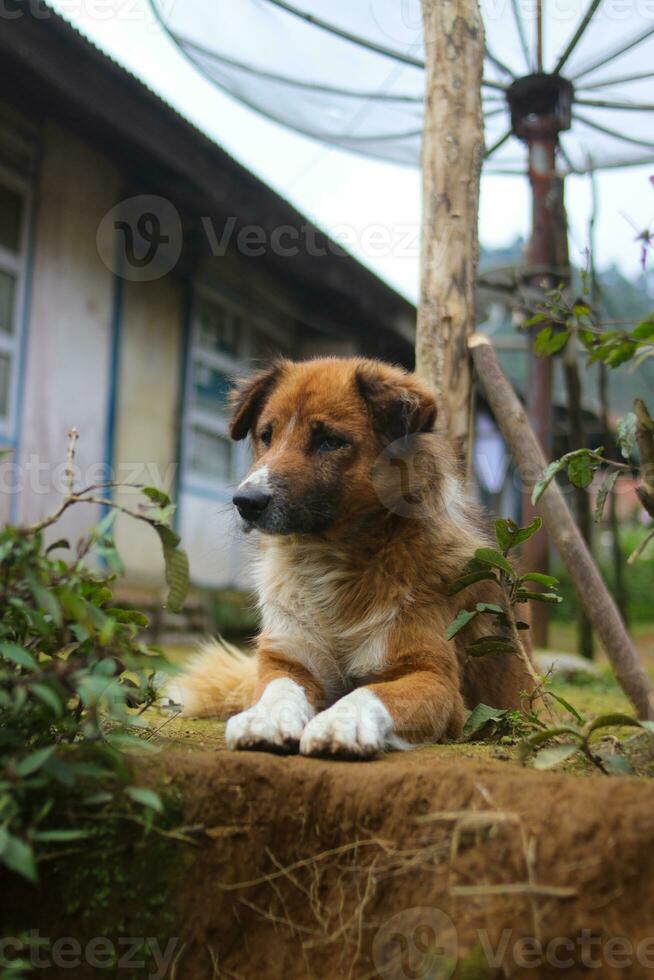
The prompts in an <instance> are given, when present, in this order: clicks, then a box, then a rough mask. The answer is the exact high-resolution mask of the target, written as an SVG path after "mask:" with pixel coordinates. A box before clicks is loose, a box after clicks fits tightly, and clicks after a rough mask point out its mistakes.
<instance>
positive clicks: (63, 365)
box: [19, 124, 121, 538]
mask: <svg viewBox="0 0 654 980" xmlns="http://www.w3.org/2000/svg"><path fill="white" fill-rule="evenodd" d="M120 187H121V182H120V176H119V173H118V171H117V170H116V169H115V168H114V167H113V166H112V165H111V164H110V163H109V161H108V160H107V159H106V158H105V157H103V156H101V155H100V154H99V153H97V152H96V151H95V150H93V149H91V148H90V147H89V146H88V145H86V144H84V143H83V142H81V141H80V140H79V139H77V138H76V137H75V136H73V135H72V134H71V133H69V132H67V131H66V130H64V129H61V128H60V127H58V126H56V125H53V124H47V125H46V127H45V131H44V154H43V160H42V164H41V171H40V177H39V183H38V186H37V187H36V188H35V191H36V193H35V199H36V201H37V208H38V210H37V216H36V225H35V232H34V235H35V240H34V271H33V278H32V296H31V310H30V322H29V326H28V331H29V333H28V348H27V358H26V370H25V377H24V386H25V394H24V415H23V427H22V434H21V446H20V461H21V466H22V467H23V470H22V477H23V490H22V492H21V496H20V502H19V520H21V521H33V520H36V519H37V518H39V517H41V516H43V515H45V514H47V513H49V512H50V511H52V510H53V508H54V507H55V506H56V504H57V502H58V500H59V499H60V492H61V489H62V485H63V481H64V469H65V459H66V445H67V433H68V430H69V429H70V428H71V427H72V426H75V427H76V428H77V429H78V430H79V434H80V438H79V443H78V449H77V465H78V467H79V470H80V481H81V482H82V483H84V482H86V481H88V482H95V481H96V480H97V479H98V478H100V479H101V478H102V475H103V463H104V457H105V438H106V424H107V399H108V387H109V363H110V341H111V330H110V327H111V311H112V299H113V294H114V277H113V274H112V273H111V272H110V271H109V270H108V269H107V268H106V266H105V265H103V263H102V261H101V260H100V257H99V256H98V252H97V248H96V231H97V228H98V224H99V223H100V220H101V219H102V217H103V215H104V214H105V213H106V211H107V210H108V209H109V208H110V207H112V206H113V205H114V204H115V203H116V201H117V200H118V199H119V196H120ZM97 518H98V509H97V508H95V507H85V506H79V507H76V508H73V509H71V510H70V511H69V512H68V513H67V514H66V515H65V519H64V520H63V521H62V523H61V524H60V525H59V526H58V528H57V536H58V537H60V536H61V535H62V534H64V535H65V536H72V537H73V538H75V537H77V536H78V535H79V534H81V533H82V531H83V530H84V529H86V528H87V527H88V526H89V525H90V524H92V523H93V522H94V521H95V520H97Z"/></svg>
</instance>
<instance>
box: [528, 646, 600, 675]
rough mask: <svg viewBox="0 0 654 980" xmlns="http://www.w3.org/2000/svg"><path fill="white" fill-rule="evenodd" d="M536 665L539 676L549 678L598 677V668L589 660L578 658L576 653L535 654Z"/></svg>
mask: <svg viewBox="0 0 654 980" xmlns="http://www.w3.org/2000/svg"><path fill="white" fill-rule="evenodd" d="M535 659H536V664H537V666H538V670H539V671H540V673H541V674H548V673H549V674H550V676H551V677H570V676H571V675H574V674H589V675H591V676H593V677H597V676H598V675H599V668H598V667H597V665H596V664H594V663H593V662H592V661H591V660H586V658H585V657H579V656H577V654H576V653H552V652H550V651H548V652H547V653H537V654H536V658H535Z"/></svg>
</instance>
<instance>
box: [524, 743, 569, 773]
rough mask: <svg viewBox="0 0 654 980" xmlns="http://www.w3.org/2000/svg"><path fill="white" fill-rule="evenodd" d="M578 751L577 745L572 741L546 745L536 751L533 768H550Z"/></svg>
mask: <svg viewBox="0 0 654 980" xmlns="http://www.w3.org/2000/svg"><path fill="white" fill-rule="evenodd" d="M578 751H579V745H577V744H575V743H574V742H565V743H564V744H563V745H548V746H547V748H544V749H541V750H540V752H537V753H536V755H535V757H534V769H552V768H553V766H558V765H559V763H561V762H565V760H566V759H569V758H570V756H573V755H574V754H575V753H576V752H578Z"/></svg>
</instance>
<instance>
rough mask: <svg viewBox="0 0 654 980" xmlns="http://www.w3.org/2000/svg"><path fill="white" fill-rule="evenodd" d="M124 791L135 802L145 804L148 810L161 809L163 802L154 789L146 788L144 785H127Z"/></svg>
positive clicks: (159, 811)
mask: <svg viewBox="0 0 654 980" xmlns="http://www.w3.org/2000/svg"><path fill="white" fill-rule="evenodd" d="M125 792H126V793H127V795H128V796H130V797H131V798H132V799H133V800H134V802H135V803H139V804H140V805H141V806H146V807H148V808H149V809H150V810H155V811H156V812H157V813H161V812H162V811H163V804H162V802H161V800H160V798H159V795H158V794H157V793H155V792H154V790H151V789H147V788H146V787H145V786H128V787H127V789H126V790H125Z"/></svg>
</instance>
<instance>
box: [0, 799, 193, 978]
mask: <svg viewBox="0 0 654 980" xmlns="http://www.w3.org/2000/svg"><path fill="white" fill-rule="evenodd" d="M159 791H160V795H161V796H162V798H163V799H164V801H165V812H164V815H163V817H162V818H159V819H158V821H157V830H154V829H151V830H149V831H147V830H146V829H144V828H142V827H141V826H136V825H134V824H132V823H125V822H114V823H107V824H106V825H104V826H103V829H102V832H101V834H100V835H99V836H98V838H95V839H92V840H91V841H89V842H88V844H87V846H85V847H84V848H83V849H82V848H75V849H71V851H70V853H69V854H63V855H61V856H60V857H58V858H57V860H56V862H55V861H53V862H52V863H44V864H41V865H40V866H39V878H40V880H39V884H38V887H36V888H34V887H32V886H30V885H28V884H26V883H25V882H23V881H22V880H20V879H17V878H15V876H12V879H11V882H10V884H11V896H12V899H11V903H8V902H2V906H3V907H2V931H3V934H4V935H12V936H16V937H19V938H22V939H23V941H24V942H26V950H25V955H27V956H29V941H30V934H31V937H32V941H33V939H34V930H36V929H38V934H39V937H41V938H44V937H47V939H48V941H49V942H48V944H47V945H44V946H43V948H42V953H43V955H42V959H44V960H48V958H49V957H50V956H52V949H53V944H54V943H55V942H56V941H57V940H59V939H63V938H64V937H74V938H75V940H76V941H77V942H78V943H79V944H80V946H81V949H82V951H84V950H86V948H87V944H88V943H90V942H91V940H95V939H97V938H98V937H104V938H105V939H106V940H108V944H110V945H108V946H107V948H106V950H105V949H103V950H102V951H101V953H100V956H101V958H102V960H103V962H104V963H105V966H104V967H103V969H107V970H109V969H113V968H115V969H116V970H118V968H119V967H120V976H121V977H123V978H124V980H136V978H139V980H141V978H142V977H144V976H147V975H156V970H157V969H158V967H157V960H156V958H155V956H153V946H154V944H156V948H157V954H159V953H161V952H163V951H165V950H167V949H171V948H172V947H170V946H169V944H170V943H171V940H173V939H174V940H175V943H174V945H175V946H178V945H180V940H179V939H178V938H177V937H179V935H180V929H181V921H182V920H181V910H180V909H179V907H178V904H177V902H176V892H177V889H178V886H179V883H180V882H181V881H182V880H183V877H184V875H185V874H186V873H187V871H188V869H189V868H190V866H191V865H192V863H193V862H194V860H195V856H196V855H195V848H194V847H193V846H192V844H189V843H183V842H181V841H180V840H178V839H176V838H174V837H171V836H168V835H169V834H170V833H171V832H174V831H175V828H177V826H178V824H179V821H180V819H181V817H180V808H179V802H180V801H179V798H178V794H177V791H176V790H175V788H174V787H173V786H172V785H168V786H164V787H161V786H159ZM8 885H9V882H3V883H2V885H0V887H2V890H3V891H4V892H5V895H7V894H8V893H9V888H8ZM130 943H131V946H130ZM128 950H131V957H132V959H133V961H134V968H132V966H131V965H127V964H125V963H122V962H119V961H120V960H121V959H122V958H125V957H127V953H128ZM112 957H114V959H115V962H114V964H113V967H112V966H110V962H109V961H110V960H111V959H112ZM81 959H82V962H81V963H80V964H79V965H78V966H75V977H76V980H86V978H87V977H89V978H91V977H94V976H96V975H97V973H96V968H95V967H94V966H92V965H91V964H90V963H88V962H86V960H87V959H88V958H87V957H86V956H85V954H84V953H82V957H81ZM137 961H141V964H140V965H138V966H137ZM70 966H71V964H70V962H69V963H68V964H67V965H66V966H65V967H63V966H62V967H59V968H57V966H56V963H53V965H51V967H50V968H49V971H48V976H51V977H57V976H59V975H61V976H62V977H68V976H70V975H71V970H70Z"/></svg>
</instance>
